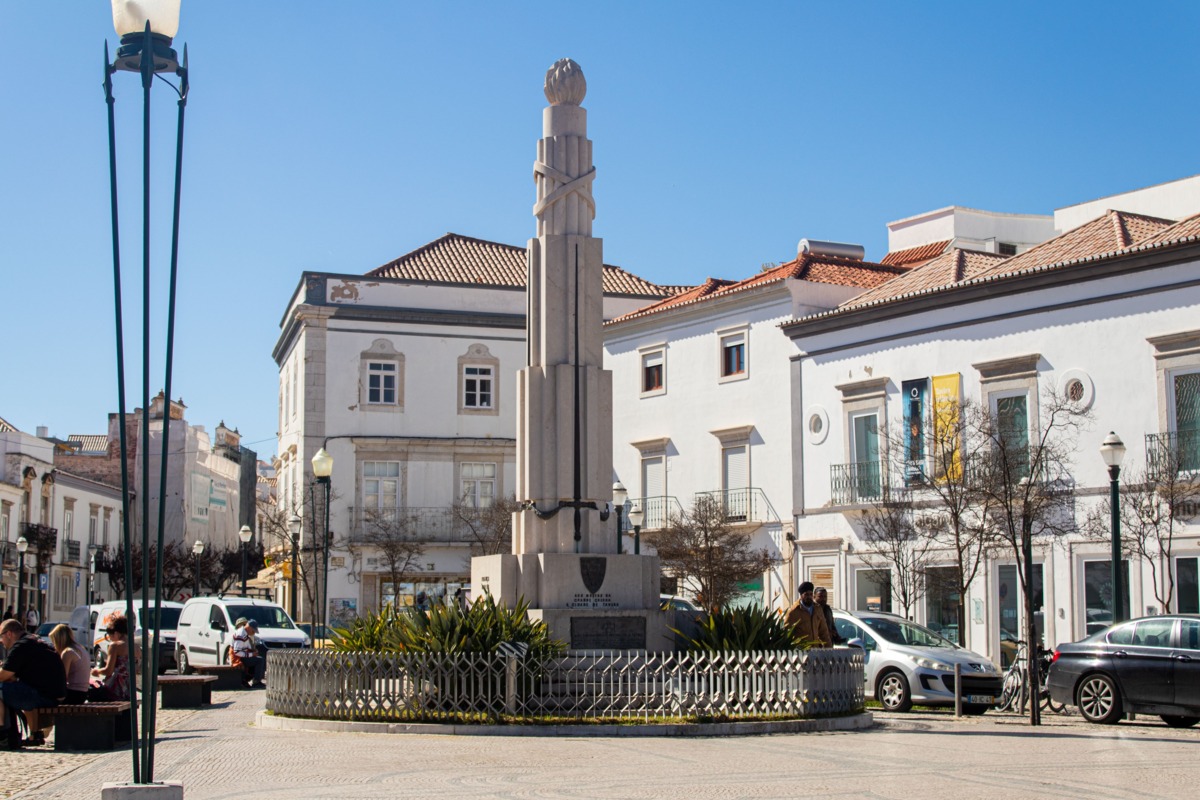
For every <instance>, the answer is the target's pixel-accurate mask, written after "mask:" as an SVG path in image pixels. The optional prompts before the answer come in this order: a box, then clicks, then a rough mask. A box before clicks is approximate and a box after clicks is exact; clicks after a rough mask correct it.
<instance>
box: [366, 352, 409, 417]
mask: <svg viewBox="0 0 1200 800" xmlns="http://www.w3.org/2000/svg"><path fill="white" fill-rule="evenodd" d="M358 359H359V378H358V379H359V393H358V398H359V405H358V407H359V410H361V411H377V412H383V413H389V412H392V413H395V412H401V411H403V410H404V354H403V353H401V352H398V351H397V350H396V348H395V347H394V346H393V345H392V343H391V342H390V341H388V340H387V339H376V340H375V341H373V342H371V346H370V347H368V348H367V349H366V350H364V351H362V352H361V353H359V356H358Z"/></svg>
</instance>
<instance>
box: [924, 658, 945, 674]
mask: <svg viewBox="0 0 1200 800" xmlns="http://www.w3.org/2000/svg"><path fill="white" fill-rule="evenodd" d="M915 663H916V665H917V666H918V667H921V668H922V669H932V670H937V671H938V672H953V671H954V667H952V666H950V665H949V664H943V663H942V662H941V661H936V660H934V659H932V658H918V659H916V662H915Z"/></svg>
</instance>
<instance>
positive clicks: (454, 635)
mask: <svg viewBox="0 0 1200 800" xmlns="http://www.w3.org/2000/svg"><path fill="white" fill-rule="evenodd" d="M528 612H529V604H528V603H526V602H525V601H524V600H523V599H522V600H520V601H519V602H518V603H517V606H516V608H508V607H506V606H501V605H497V604H496V602H495V601H494V600H493V599H492V598H491V596H490V595H489V596H485V597H483V598H481V599H479V600H478V601H476V602H475V603H474V604H472V605H471V606H470V608H468V609H467V610H465V611H464V610H463V609H462V608H460V607H459V605H458V604H457V603H451V604H449V605H441V604H435V605H433V606H431V607H430V609H429V610H428V611H419V610H417V609H416V608H408V609H405V610H403V611H399V612H397V611H395V610H394V609H392V608H391V607H390V606H389V607H387V608H385V609H384V610H383V611H381V612H380V613H378V614H373V613H370V614H367V615H365V616H363V617H359V618H358V619H356V620H354V622H352V623H351V625H350V626H349V627H347V628H337V629H335V630H334V631H333V643H332V647H333V649H334V650H336V651H338V652H342V653H346V652H361V651H367V652H376V653H392V652H408V653H439V654H447V655H453V654H458V653H491V652H495V651H496V649H497V648H498V647H499V646H500V645H501V644H503V643H505V642H511V643H514V644H527V645H529V655H530V656H532V657H545V656H553V655H559V654H561V653H563V652H565V651H566V649H567V646H566V644H565V643H563V642H560V641H558V640H556V639H552V638H550V631H549V629H548V628H547V627H546V624H545V623H544V622H540V621H533V620H530V619H529V613H528Z"/></svg>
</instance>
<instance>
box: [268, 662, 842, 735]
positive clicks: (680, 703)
mask: <svg viewBox="0 0 1200 800" xmlns="http://www.w3.org/2000/svg"><path fill="white" fill-rule="evenodd" d="M267 669H268V671H269V672H270V674H271V681H270V683H269V684H268V685H267V694H266V706H267V710H268V711H270V712H271V713H274V714H281V715H285V716H293V717H305V718H310V719H331V720H368V721H373V722H389V721H398V722H399V721H413V722H458V721H464V720H474V721H480V722H483V721H488V720H493V721H494V720H496V719H498V717H499V716H500V715H506V716H508V717H515V718H517V719H520V720H530V721H534V720H538V719H544V718H548V717H551V718H564V717H565V718H568V719H589V718H598V719H643V720H645V719H650V718H655V717H695V716H718V715H719V716H729V717H737V716H749V715H754V716H761V715H765V714H784V715H793V716H800V717H819V716H834V715H840V714H849V713H854V712H859V711H861V710H862V709H863V704H864V703H863V655H862V651H861V650H859V649H856V648H834V649H818V650H808V651H757V652H740V653H701V652H687V653H651V652H646V651H639V650H632V651H621V650H614V651H577V652H572V653H568V654H567V655H565V656H553V657H536V656H533V655H527V656H526V657H521V656H519V655H513V654H503V653H499V652H496V653H454V654H448V653H336V652H333V651H330V650H286V651H285V650H273V651H270V652H269V653H268V654H267Z"/></svg>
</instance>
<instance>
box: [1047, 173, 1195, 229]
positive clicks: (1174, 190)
mask: <svg viewBox="0 0 1200 800" xmlns="http://www.w3.org/2000/svg"><path fill="white" fill-rule="evenodd" d="M1109 210H1113V211H1131V212H1133V213H1135V214H1146V215H1149V216H1152V217H1162V218H1164V219H1172V220H1181V219H1185V218H1187V217H1190V216H1192V215H1194V214H1200V175H1193V176H1191V177H1190V178H1180V179H1179V180H1175V181H1169V182H1167V183H1160V184H1158V185H1157V186H1148V187H1145V188H1143V189H1135V190H1133V191H1131V192H1122V193H1120V194H1114V195H1109V196H1108V197H1101V198H1099V199H1098V200H1089V201H1087V202H1085V203H1076V204H1075V205H1072V206H1065V207H1063V208H1059V209H1055V211H1054V227H1055V228H1057V229H1058V231H1059V232H1060V233H1066V232H1067V231H1069V230H1073V229H1075V228H1078V227H1079V226H1080V225H1082V224H1084V223H1085V222H1091V221H1092V220H1094V219H1095V218H1096V217H1098V216H1100V215H1101V214H1103V213H1104V212H1105V211H1109Z"/></svg>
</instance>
